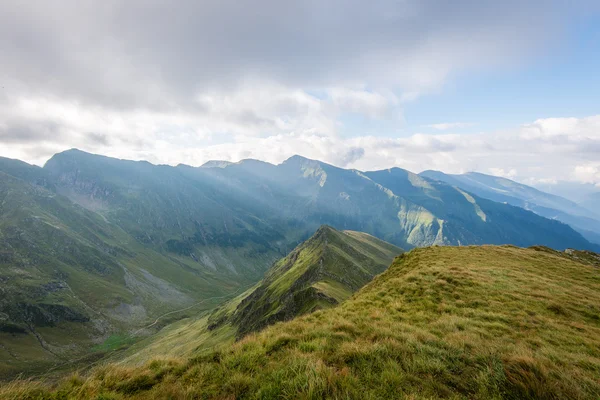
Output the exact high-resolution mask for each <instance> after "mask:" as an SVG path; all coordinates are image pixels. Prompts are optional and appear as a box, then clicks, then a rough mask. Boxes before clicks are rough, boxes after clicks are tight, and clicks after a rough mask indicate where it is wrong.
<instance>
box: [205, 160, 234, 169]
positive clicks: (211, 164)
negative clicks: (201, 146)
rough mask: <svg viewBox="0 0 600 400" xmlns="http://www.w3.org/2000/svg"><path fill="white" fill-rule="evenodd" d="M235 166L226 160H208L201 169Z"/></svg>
mask: <svg viewBox="0 0 600 400" xmlns="http://www.w3.org/2000/svg"><path fill="white" fill-rule="evenodd" d="M231 164H233V163H232V162H231V161H225V160H208V161H207V162H205V163H204V164H202V165H201V166H200V168H225V167H227V166H229V165H231Z"/></svg>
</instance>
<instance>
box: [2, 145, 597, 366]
mask: <svg viewBox="0 0 600 400" xmlns="http://www.w3.org/2000/svg"><path fill="white" fill-rule="evenodd" d="M0 174H1V177H0V195H1V196H2V198H1V199H0V201H1V205H0V228H1V230H0V281H1V282H2V286H1V287H0V289H1V291H0V313H1V314H0V324H1V326H2V328H1V332H0V339H1V341H0V344H2V346H0V354H1V355H2V357H1V358H0V376H7V375H11V374H15V373H20V372H27V373H35V372H36V370H44V369H47V368H49V367H54V366H57V365H63V364H65V363H66V364H68V365H71V363H72V361H73V360H75V359H79V358H82V357H85V356H88V355H89V356H92V357H100V356H102V355H103V354H104V353H105V352H111V351H112V350H113V349H114V347H115V346H117V345H118V344H122V343H126V344H130V343H131V342H134V341H137V340H139V339H141V338H142V336H147V335H148V334H151V333H153V332H154V331H155V330H158V329H160V328H161V327H162V326H164V325H165V324H167V323H170V322H174V321H176V320H178V319H181V318H184V317H195V316H199V315H201V314H202V312H204V311H207V310H209V309H211V308H212V307H214V306H216V305H217V304H218V303H219V302H220V301H224V300H226V299H227V298H229V296H233V295H238V294H239V293H240V292H242V291H244V290H245V289H247V288H250V287H253V286H254V285H255V284H256V283H257V282H259V281H260V280H261V279H262V278H263V276H264V273H265V272H266V271H267V269H268V268H269V267H270V266H271V265H272V264H273V262H275V261H276V260H278V259H280V258H281V257H282V256H284V255H285V254H287V253H288V252H289V251H290V250H291V249H293V248H294V247H296V246H297V245H298V244H299V243H301V242H302V241H304V240H306V239H307V238H309V237H310V236H311V235H312V234H313V233H314V232H315V231H316V230H317V229H318V228H319V227H320V226H321V225H323V224H327V225H329V226H331V227H333V228H335V229H340V230H352V231H360V232H366V233H367V234H370V235H373V236H374V237H377V238H379V239H381V240H385V241H386V242H388V243H392V244H393V245H395V246H398V247H401V248H406V249H409V248H412V247H415V246H426V245H431V244H439V245H444V244H452V245H465V244H488V243H489V244H505V243H510V244H515V245H519V246H531V245H545V246H549V247H552V248H555V249H561V250H562V249H565V248H567V247H570V248H577V249H587V250H594V249H595V248H596V247H595V246H594V245H592V244H591V243H589V242H588V241H586V240H585V239H584V238H583V237H582V236H581V235H580V234H578V233H577V232H575V231H573V229H571V228H570V227H569V226H567V225H565V224H562V223H560V222H558V221H552V220H549V219H546V218H543V217H540V216H539V215H536V214H534V213H532V212H529V211H526V210H524V209H522V208H517V207H512V206H510V205H506V204H501V203H496V202H493V201H490V200H486V199H482V198H479V197H477V196H475V195H470V194H468V193H467V192H466V191H464V190H461V189H458V188H455V187H453V186H451V185H447V184H444V183H441V182H438V181H433V180H430V179H428V178H423V177H420V176H419V175H416V174H413V173H410V172H408V171H405V170H401V169H398V168H393V169H390V170H384V171H374V172H360V171H356V170H346V169H342V168H337V167H334V166H332V165H328V164H326V163H322V162H320V161H315V160H309V159H306V158H303V157H299V156H294V157H291V158H290V159H288V160H286V161H285V162H283V163H282V164H280V165H272V164H269V163H265V162H261V161H257V160H243V161H241V162H238V163H208V164H206V165H205V166H204V167H199V168H194V167H190V166H185V165H179V166H177V167H171V166H166V165H152V164H150V163H148V162H144V161H128V160H119V159H114V158H110V157H104V156H99V155H94V154H89V153H85V152H82V151H78V150H69V151H66V152H63V153H59V154H56V155H55V156H53V157H52V158H51V159H50V160H49V161H48V162H47V163H46V165H45V166H44V168H39V167H35V166H31V165H28V164H26V163H23V162H21V161H18V160H10V159H3V158H0ZM365 237H366V236H365ZM357 238H358V237H355V239H357ZM357 240H358V239H357ZM355 253H357V254H358V253H363V254H364V249H362V250H360V251H357V252H355ZM352 258H354V259H359V257H358V255H353V256H352ZM293 270H294V269H293ZM294 271H295V270H294ZM367 272H368V274H370V275H372V274H373V272H374V270H370V271H367ZM361 279H362V278H361ZM361 279H358V277H352V280H351V281H349V282H350V284H348V285H346V283H344V285H346V286H345V287H344V288H342V289H340V290H339V291H336V290H337V289H339V288H338V286H336V285H337V283H334V284H333V287H331V286H328V285H330V283H331V282H325V281H323V282H322V283H321V284H320V285H317V286H318V287H313V288H312V289H310V290H308V291H303V292H301V293H302V294H301V296H303V295H307V294H310V293H312V292H311V291H313V292H314V293H316V294H315V295H316V296H317V297H318V298H317V299H316V300H314V299H313V300H314V303H315V304H321V305H322V304H325V303H331V302H332V298H333V299H335V298H337V297H339V296H341V294H344V295H345V294H347V291H346V290H347V288H348V287H351V288H353V289H355V288H356V287H358V286H359V284H358V283H360V282H361ZM363 281H364V280H363ZM338 283H339V282H338ZM353 285H354V286H353ZM282 287H283V286H282ZM263 289H265V288H262V289H261V290H263ZM265 290H266V289H265ZM268 292H269V291H266V292H265V293H268ZM338 292H339V293H338ZM314 293H313V294H314ZM340 293H341V294H340ZM255 296H258V297H259V299H258V300H259V301H258V304H262V303H264V302H266V301H269V302H271V301H274V302H275V303H273V304H278V302H280V300H281V299H279V300H278V299H277V298H272V297H271V295H270V294H268V295H267V296H266V297H263V295H262V294H261V295H258V294H256V295H255ZM336 296H337V297H336ZM284 303H285V305H284V306H283V310H279V311H278V310H269V311H273V312H274V314H273V315H286V314H287V313H288V308H287V307H291V308H289V310H294V307H293V306H291V305H290V304H293V302H292V303H290V302H289V300H286V301H285V302H284ZM309 303H310V302H305V303H302V304H309ZM175 311H177V312H175ZM256 311H257V310H253V309H252V307H248V308H245V311H244V312H243V313H238V314H236V316H235V318H236V321H237V319H239V321H238V322H243V321H246V322H247V318H248V317H247V316H249V315H255V312H256ZM263 311H264V310H263ZM172 312H175V313H172ZM165 314H167V316H168V318H167V319H165V318H160V319H159V321H158V322H156V323H154V322H155V321H156V319H157V318H158V317H160V316H163V315H165ZM259 314H260V313H259ZM295 314H296V311H293V312H291V314H290V315H295ZM245 316H246V317H245ZM253 318H254V317H253ZM266 318H267V319H268V318H272V315H270V314H269V316H268V317H266ZM277 318H279V317H277ZM277 318H275V319H277ZM211 322H214V318H213V319H212V320H211ZM263 322H264V321H254V322H253V324H254V323H256V326H252V324H250V323H244V324H243V325H244V326H247V327H248V329H247V330H244V329H245V328H243V329H242V330H241V331H242V333H244V332H248V331H251V330H253V329H257V328H259V327H261V326H263ZM146 326H150V327H151V329H148V330H147V329H142V328H144V327H146ZM223 333H225V332H223ZM234 334H237V333H235V332H234ZM90 350H91V351H90Z"/></svg>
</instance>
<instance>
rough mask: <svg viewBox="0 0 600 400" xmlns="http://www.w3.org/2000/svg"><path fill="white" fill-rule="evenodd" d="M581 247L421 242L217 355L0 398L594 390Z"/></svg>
mask: <svg viewBox="0 0 600 400" xmlns="http://www.w3.org/2000/svg"><path fill="white" fill-rule="evenodd" d="M584 254H586V255H587V256H589V257H582V254H579V253H578V252H575V253H573V252H566V253H561V252H557V251H554V250H550V249H547V248H536V249H521V248H516V247H512V246H502V247H493V246H482V247H431V248H423V249H415V250H412V251H411V252H409V253H405V254H403V255H402V256H400V257H398V258H396V259H395V261H394V262H393V264H392V265H391V267H390V268H389V269H388V270H387V271H386V272H384V273H383V274H381V275H379V276H378V277H376V278H375V279H374V280H373V281H372V282H371V283H369V284H367V285H366V286H365V287H364V288H363V289H361V290H360V291H359V292H358V293H356V294H355V295H354V296H353V297H351V298H350V299H349V300H347V301H346V302H344V303H342V304H341V305H339V306H337V307H335V308H332V309H327V310H321V311H317V312H315V313H312V314H310V315H306V316H303V317H299V318H297V319H294V320H293V321H289V322H284V323H279V324H276V325H274V326H272V327H268V328H266V329H265V330H263V331H262V332H260V333H255V334H251V335H249V336H248V337H246V338H245V339H243V340H241V341H240V342H238V343H235V344H234V345H232V346H231V347H229V348H225V349H222V350H221V351H217V352H214V353H211V354H207V355H204V356H201V357H197V358H193V359H190V360H168V361H161V360H155V361H153V362H151V363H149V364H147V365H146V366H144V367H139V368H125V367H118V366H106V367H102V368H101V369H99V370H97V371H95V372H94V373H93V374H92V375H91V376H90V377H87V378H85V377H83V378H82V377H78V376H75V377H72V378H69V379H68V380H66V381H65V382H64V383H61V384H59V386H58V387H55V388H47V387H44V386H43V385H42V384H35V383H31V382H25V383H23V384H20V383H15V384H13V385H11V386H7V387H5V388H3V389H2V391H1V392H0V393H1V394H0V397H1V398H7V399H8V398H14V397H18V396H21V397H25V396H27V395H30V396H33V395H37V396H40V398H42V397H43V396H49V395H50V393H60V394H61V396H65V397H67V396H69V397H71V398H90V397H94V396H98V395H99V396H103V397H104V398H111V397H112V398H129V397H131V398H140V399H141V398H144V399H147V398H165V397H170V398H185V397H186V396H190V395H192V394H194V396H198V397H205V398H229V397H231V398H234V397H235V398H263V399H269V398H299V397H300V398H324V397H325V398H363V399H376V398H412V399H428V398H465V399H466V398H469V399H491V398H515V399H516V398H548V399H552V398H556V399H558V398H561V399H562V398H573V399H597V398H598V397H599V396H600V307H599V304H600V268H599V266H600V264H598V262H597V260H598V259H597V257H598V256H597V255H592V254H590V253H584ZM11 396H13V397H11Z"/></svg>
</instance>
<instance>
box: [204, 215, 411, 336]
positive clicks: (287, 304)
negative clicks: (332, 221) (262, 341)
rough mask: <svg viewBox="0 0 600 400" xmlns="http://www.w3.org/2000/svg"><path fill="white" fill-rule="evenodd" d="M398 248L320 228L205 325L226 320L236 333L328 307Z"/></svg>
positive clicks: (376, 270)
mask: <svg viewBox="0 0 600 400" xmlns="http://www.w3.org/2000/svg"><path fill="white" fill-rule="evenodd" d="M401 252H402V250H401V249H400V248H398V247H396V246H393V245H391V244H389V243H386V242H384V241H381V240H379V239H377V238H375V237H373V236H370V235H368V234H365V233H360V232H352V231H348V232H340V231H337V230H335V229H333V228H331V227H329V226H322V227H321V228H319V229H318V230H317V232H316V233H315V234H314V235H313V236H312V237H311V238H310V239H308V240H307V241H305V242H304V243H302V244H300V245H299V246H298V247H296V249H294V250H293V251H292V252H291V253H290V254H289V255H288V256H286V257H284V258H282V259H281V260H279V261H278V262H277V263H275V264H274V265H273V267H272V268H271V269H270V270H269V271H268V272H267V274H266V276H265V279H263V281H262V283H261V284H260V285H259V286H258V287H257V288H256V289H255V290H254V291H253V292H252V293H250V294H249V295H248V296H246V297H245V298H243V299H242V300H241V301H240V304H239V305H238V306H237V307H236V308H235V309H233V310H232V307H229V306H227V305H225V306H224V307H223V308H222V309H220V310H217V311H216V312H214V313H213V315H211V317H210V318H209V328H210V329H214V328H216V327H220V326H222V325H225V324H231V325H233V326H234V327H235V329H236V331H237V335H238V337H242V336H244V335H246V334H247V333H249V332H253V331H256V330H259V329H262V328H263V327H265V326H267V325H270V324H273V323H274V322H277V321H283V320H289V319H291V318H294V317H296V316H298V315H301V314H305V313H308V312H312V311H315V310H317V309H322V308H329V307H331V306H333V305H335V304H338V303H339V302H341V301H344V300H346V299H347V298H348V297H350V295H351V294H352V293H354V292H355V291H356V290H358V289H359V288H360V287H362V286H364V285H365V284H366V283H367V282H369V281H370V280H371V279H372V278H373V276H375V275H376V274H378V273H381V272H383V271H384V270H385V269H386V268H387V266H388V265H389V263H390V262H391V260H392V259H393V258H394V257H395V256H396V255H398V254H400V253H401Z"/></svg>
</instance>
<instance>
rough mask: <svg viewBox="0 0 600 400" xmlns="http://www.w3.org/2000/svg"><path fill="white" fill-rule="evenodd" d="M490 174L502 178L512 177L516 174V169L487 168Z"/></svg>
mask: <svg viewBox="0 0 600 400" xmlns="http://www.w3.org/2000/svg"><path fill="white" fill-rule="evenodd" d="M488 171H489V172H490V174H492V175H495V176H499V177H502V178H508V179H512V178H515V177H516V176H517V170H516V169H514V168H511V169H509V170H508V171H507V170H505V169H504V168H488Z"/></svg>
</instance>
